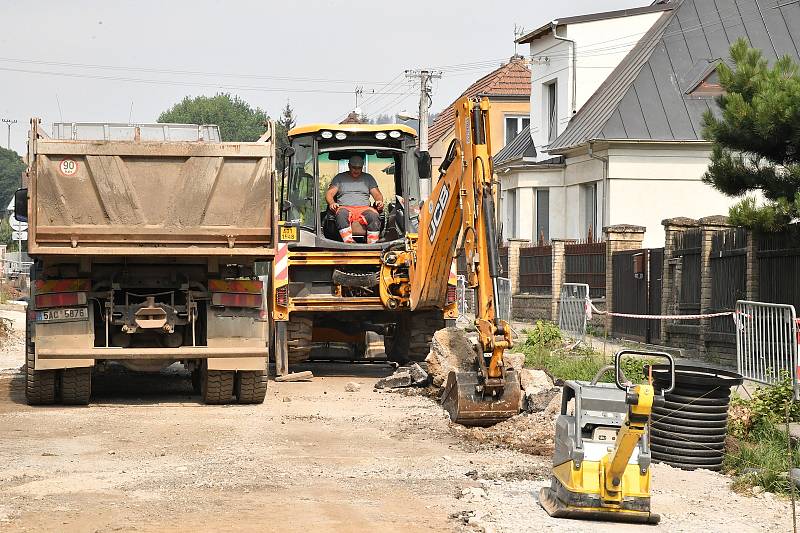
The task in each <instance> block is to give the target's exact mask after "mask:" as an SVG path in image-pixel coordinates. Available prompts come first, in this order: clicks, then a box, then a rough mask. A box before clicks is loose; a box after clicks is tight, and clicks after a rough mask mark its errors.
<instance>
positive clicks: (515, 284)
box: [506, 239, 530, 294]
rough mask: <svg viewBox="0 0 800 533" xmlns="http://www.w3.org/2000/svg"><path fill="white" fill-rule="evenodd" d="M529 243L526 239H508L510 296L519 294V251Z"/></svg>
mask: <svg viewBox="0 0 800 533" xmlns="http://www.w3.org/2000/svg"><path fill="white" fill-rule="evenodd" d="M528 243H530V241H529V240H527V239H508V272H507V273H506V275H507V276H508V279H509V280H511V294H519V249H520V248H521V247H522V246H523V245H525V244H528Z"/></svg>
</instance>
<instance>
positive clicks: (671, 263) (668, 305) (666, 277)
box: [661, 217, 698, 345]
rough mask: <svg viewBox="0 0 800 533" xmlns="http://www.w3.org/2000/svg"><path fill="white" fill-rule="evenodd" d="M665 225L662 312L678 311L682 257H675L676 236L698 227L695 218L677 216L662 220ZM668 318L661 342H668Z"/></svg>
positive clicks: (662, 322)
mask: <svg viewBox="0 0 800 533" xmlns="http://www.w3.org/2000/svg"><path fill="white" fill-rule="evenodd" d="M661 224H662V225H663V226H664V269H663V272H662V274H661V314H662V315H671V314H674V313H677V311H678V309H677V304H678V291H679V290H680V285H681V265H680V258H677V257H675V236H676V235H677V234H678V233H683V232H684V231H686V230H687V229H689V228H696V227H697V225H698V222H697V221H696V220H695V219H693V218H687V217H676V218H668V219H665V220H662V221H661ZM667 323H668V321H667V320H662V321H661V343H662V344H665V345H666V344H667V341H668V339H669V330H668V328H667Z"/></svg>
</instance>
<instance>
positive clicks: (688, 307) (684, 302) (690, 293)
mask: <svg viewBox="0 0 800 533" xmlns="http://www.w3.org/2000/svg"><path fill="white" fill-rule="evenodd" d="M701 247H702V234H701V233H700V228H692V229H689V230H686V231H684V232H682V233H678V234H677V235H675V240H674V248H675V251H674V255H675V256H676V257H680V258H681V262H680V265H681V274H680V279H681V283H680V292H679V293H678V311H679V313H680V314H682V315H696V314H699V313H700V288H701V287H700V280H701V276H702V273H701V272H700V268H701V264H700V250H701Z"/></svg>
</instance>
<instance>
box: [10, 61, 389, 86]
mask: <svg viewBox="0 0 800 533" xmlns="http://www.w3.org/2000/svg"><path fill="white" fill-rule="evenodd" d="M0 61H5V62H8V63H24V64H30V65H47V66H57V67H69V68H88V69H102V70H120V71H127V72H148V73H154V74H182V75H187V76H208V77H212V76H215V77H219V76H222V77H227V78H242V79H258V80H278V81H290V82H316V83H348V84H353V83H359V84H361V83H367V84H380V83H383V82H382V81H375V80H347V79H336V78H305V77H295V76H272V75H267V74H241V73H232V72H207V71H199V70H180V69H161V68H153V67H132V66H122V65H100V64H93V63H70V62H64V61H44V60H37V59H19V58H12V57H0Z"/></svg>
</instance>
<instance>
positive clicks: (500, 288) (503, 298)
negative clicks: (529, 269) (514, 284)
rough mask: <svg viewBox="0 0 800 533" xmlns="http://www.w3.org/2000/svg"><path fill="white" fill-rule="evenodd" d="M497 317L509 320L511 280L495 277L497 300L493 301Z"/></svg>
mask: <svg viewBox="0 0 800 533" xmlns="http://www.w3.org/2000/svg"><path fill="white" fill-rule="evenodd" d="M495 307H496V312H497V318H499V319H501V320H505V321H506V322H511V280H510V279H509V278H497V302H495Z"/></svg>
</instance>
